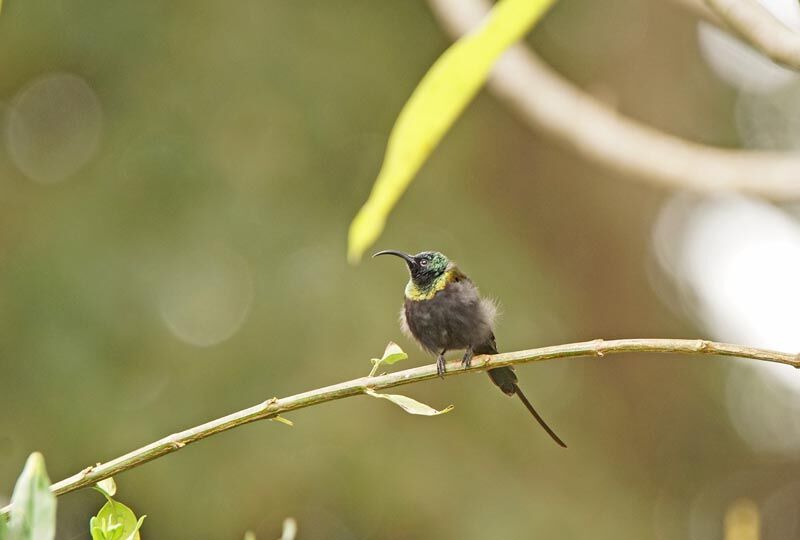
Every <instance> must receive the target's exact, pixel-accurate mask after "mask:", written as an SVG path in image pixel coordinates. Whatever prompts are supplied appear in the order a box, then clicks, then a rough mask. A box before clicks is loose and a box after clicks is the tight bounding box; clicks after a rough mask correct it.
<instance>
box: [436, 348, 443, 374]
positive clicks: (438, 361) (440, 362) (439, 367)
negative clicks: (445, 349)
mask: <svg viewBox="0 0 800 540" xmlns="http://www.w3.org/2000/svg"><path fill="white" fill-rule="evenodd" d="M444 372H445V368H444V353H442V354H440V355H439V357H438V358H437V359H436V374H437V375H438V376H439V377H441V378H442V379H444Z"/></svg>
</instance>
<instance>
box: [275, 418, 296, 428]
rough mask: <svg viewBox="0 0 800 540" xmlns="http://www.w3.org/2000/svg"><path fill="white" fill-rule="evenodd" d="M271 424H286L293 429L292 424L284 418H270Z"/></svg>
mask: <svg viewBox="0 0 800 540" xmlns="http://www.w3.org/2000/svg"><path fill="white" fill-rule="evenodd" d="M270 420H272V421H273V422H280V423H281V424H286V425H287V426H289V427H294V422H292V421H291V420H288V419H286V418H284V417H283V416H276V417H275V418H270Z"/></svg>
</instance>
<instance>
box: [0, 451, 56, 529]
mask: <svg viewBox="0 0 800 540" xmlns="http://www.w3.org/2000/svg"><path fill="white" fill-rule="evenodd" d="M11 505H12V506H11V515H10V517H9V521H8V533H9V534H8V535H9V538H12V539H13V540H52V539H53V538H55V535H56V497H55V495H53V493H52V492H51V491H50V479H49V478H48V477H47V471H46V470H45V467H44V457H42V454H40V453H38V452H34V453H33V454H31V455H30V456H29V457H28V461H27V462H25V468H24V469H23V470H22V474H21V475H20V477H19V479H18V480H17V483H16V485H15V486H14V493H13V494H12V495H11ZM0 519H2V518H0Z"/></svg>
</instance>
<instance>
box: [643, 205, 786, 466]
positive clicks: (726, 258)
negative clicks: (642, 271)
mask: <svg viewBox="0 0 800 540" xmlns="http://www.w3.org/2000/svg"><path fill="white" fill-rule="evenodd" d="M654 240H655V242H654V246H655V249H656V255H657V258H658V260H659V262H660V264H661V266H662V268H663V269H664V270H666V272H667V273H668V274H669V275H670V276H671V278H672V280H673V282H674V285H675V286H676V289H677V290H678V291H679V293H680V297H681V299H682V301H683V302H682V303H683V305H684V306H685V307H686V308H687V309H686V311H687V312H691V313H692V316H693V317H694V318H695V319H696V320H697V321H698V322H699V324H701V325H702V326H704V327H705V329H706V331H707V332H708V333H709V335H710V336H711V337H712V338H714V339H717V340H722V341H730V342H734V343H741V344H745V345H751V346H757V347H765V348H770V349H777V350H781V351H789V352H791V351H800V280H798V269H800V223H798V221H797V220H796V219H795V218H794V217H793V216H792V215H791V214H789V213H787V212H784V211H783V210H781V209H779V208H778V207H776V206H774V205H771V204H768V203H766V202H761V201H758V200H754V199H747V198H744V197H737V196H725V197H715V198H707V199H703V200H697V199H693V198H690V197H689V196H677V197H674V198H673V199H672V200H671V201H670V202H669V203H668V204H667V205H665V207H664V208H663V209H662V212H661V214H660V216H659V219H658V221H657V223H656V226H655V228H654ZM727 403H728V409H729V412H730V417H731V420H732V422H733V424H734V426H735V427H736V429H737V431H738V432H739V434H740V435H741V436H742V437H743V438H744V439H745V440H746V441H747V442H748V443H750V444H751V445H752V446H754V447H756V448H758V449H762V450H768V451H775V452H794V451H797V450H798V449H800V414H798V413H800V376H798V373H797V370H795V369H793V368H791V367H788V366H782V365H777V364H767V363H764V364H758V365H752V364H751V363H748V364H746V365H742V366H737V368H736V369H732V370H731V371H730V378H729V380H728V386H727Z"/></svg>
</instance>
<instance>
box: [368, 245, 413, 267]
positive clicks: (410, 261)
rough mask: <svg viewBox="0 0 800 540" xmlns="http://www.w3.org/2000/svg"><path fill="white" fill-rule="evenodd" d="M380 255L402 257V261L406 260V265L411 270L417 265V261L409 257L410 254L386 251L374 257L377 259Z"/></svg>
mask: <svg viewBox="0 0 800 540" xmlns="http://www.w3.org/2000/svg"><path fill="white" fill-rule="evenodd" d="M378 255H394V256H395V257H400V258H401V259H405V261H406V264H408V267H409V268H412V267H414V266H415V265H416V264H417V261H415V260H414V257H412V256H411V255H409V254H408V253H403V252H402V251H395V250H394V249H385V250H383V251H379V252H377V253H376V254H375V255H373V257H377V256H378Z"/></svg>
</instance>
